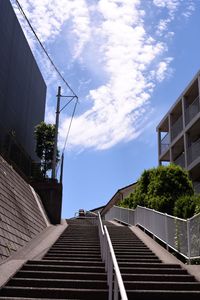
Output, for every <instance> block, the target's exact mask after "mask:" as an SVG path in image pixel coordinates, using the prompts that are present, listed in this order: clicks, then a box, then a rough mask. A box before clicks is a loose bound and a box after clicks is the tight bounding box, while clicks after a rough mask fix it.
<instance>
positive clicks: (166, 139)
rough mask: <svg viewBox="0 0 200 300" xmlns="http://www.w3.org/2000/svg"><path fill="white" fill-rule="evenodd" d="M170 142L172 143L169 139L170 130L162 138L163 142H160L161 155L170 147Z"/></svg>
mask: <svg viewBox="0 0 200 300" xmlns="http://www.w3.org/2000/svg"><path fill="white" fill-rule="evenodd" d="M169 144H170V140H169V132H168V133H167V134H166V135H165V136H164V137H163V139H162V140H161V144H160V154H161V155H162V154H163V153H165V152H166V151H167V150H168V149H169Z"/></svg>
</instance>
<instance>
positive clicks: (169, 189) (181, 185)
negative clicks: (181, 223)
mask: <svg viewBox="0 0 200 300" xmlns="http://www.w3.org/2000/svg"><path fill="white" fill-rule="evenodd" d="M193 194H194V191H193V186H192V182H191V180H190V179H189V176H188V172H187V171H185V170H183V169H182V168H181V167H180V166H177V165H174V164H170V165H168V166H159V167H157V168H152V169H149V170H144V172H143V173H142V175H141V177H140V179H139V180H138V182H137V186H136V189H135V191H134V192H133V194H132V195H131V197H129V200H128V199H127V200H126V205H127V203H128V202H129V204H130V205H129V207H130V206H131V205H132V208H135V207H136V206H137V205H141V206H146V207H149V208H152V209H155V210H158V211H161V212H165V213H168V214H173V210H174V205H175V202H176V200H177V199H178V198H179V197H181V196H183V195H189V196H191V195H193ZM122 205H123V203H121V206H122Z"/></svg>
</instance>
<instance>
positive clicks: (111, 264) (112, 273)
mask: <svg viewBox="0 0 200 300" xmlns="http://www.w3.org/2000/svg"><path fill="white" fill-rule="evenodd" d="M98 217H99V220H98V227H99V237H100V245H101V256H102V260H103V261H104V262H105V268H106V271H107V282H108V287H109V294H108V299H109V300H112V299H114V300H118V297H119V293H120V296H121V300H128V297H127V294H126V290H125V287H124V283H123V280H122V276H121V273H120V270H119V266H118V263H117V259H116V256H115V252H114V249H113V245H112V242H111V239H110V235H109V233H108V229H107V227H106V226H105V225H104V226H103V224H102V220H101V216H100V213H98ZM113 277H114V278H113ZM113 279H114V286H113Z"/></svg>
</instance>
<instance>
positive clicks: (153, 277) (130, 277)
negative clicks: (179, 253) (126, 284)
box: [122, 273, 195, 282]
mask: <svg viewBox="0 0 200 300" xmlns="http://www.w3.org/2000/svg"><path fill="white" fill-rule="evenodd" d="M122 278H123V280H124V281H143V280H144V281H164V282H169V281H172V282H194V281H195V278H194V277H193V276H191V275H188V274H180V275H177V274H162V276H161V274H146V273H141V274H138V273H131V274H122Z"/></svg>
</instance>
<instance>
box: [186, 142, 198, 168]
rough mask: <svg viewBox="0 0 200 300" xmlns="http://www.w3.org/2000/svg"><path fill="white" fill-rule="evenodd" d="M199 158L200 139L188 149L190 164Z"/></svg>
mask: <svg viewBox="0 0 200 300" xmlns="http://www.w3.org/2000/svg"><path fill="white" fill-rule="evenodd" d="M198 157H200V139H198V140H197V141H196V142H194V143H193V144H192V145H191V146H190V147H189V148H188V163H189V164H191V163H192V162H193V161H194V160H195V159H197V158H198Z"/></svg>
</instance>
